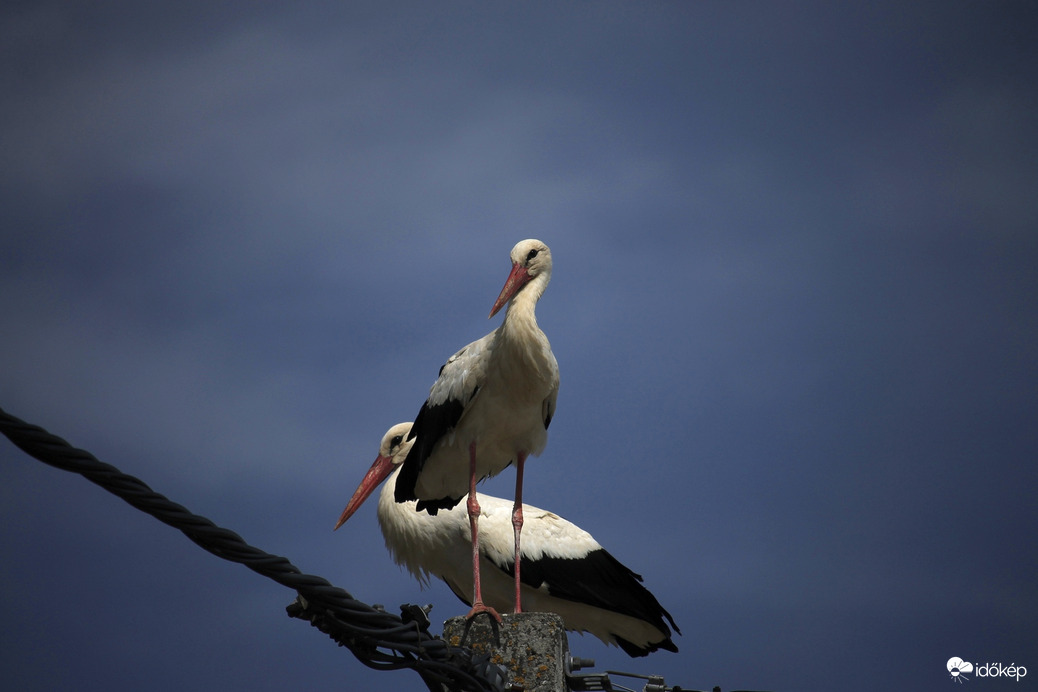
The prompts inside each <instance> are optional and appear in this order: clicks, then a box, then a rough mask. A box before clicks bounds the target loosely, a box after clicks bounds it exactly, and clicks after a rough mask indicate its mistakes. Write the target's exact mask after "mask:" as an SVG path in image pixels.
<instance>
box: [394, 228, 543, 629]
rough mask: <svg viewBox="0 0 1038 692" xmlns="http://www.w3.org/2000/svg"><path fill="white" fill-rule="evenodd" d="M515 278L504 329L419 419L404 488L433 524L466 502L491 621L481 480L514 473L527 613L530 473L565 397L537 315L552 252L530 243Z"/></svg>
mask: <svg viewBox="0 0 1038 692" xmlns="http://www.w3.org/2000/svg"><path fill="white" fill-rule="evenodd" d="M510 257H511V260H512V270H511V272H510V273H509V275H508V279H507V280H506V281H505V285H504V288H502V289H501V293H500V294H499V295H498V297H497V300H496V301H495V302H494V307H493V308H492V309H491V310H490V317H493V316H494V315H496V314H497V312H498V311H499V310H500V309H501V308H502V307H503V306H504V305H505V304H507V305H508V310H507V312H506V313H505V319H504V322H503V323H502V324H501V326H500V327H498V328H497V329H495V330H494V331H492V332H491V333H489V334H487V335H486V336H484V337H483V338H482V339H479V340H478V341H473V342H472V343H471V344H469V345H468V346H466V347H465V348H463V349H461V350H460V351H458V352H457V353H455V354H454V355H453V356H451V357H450V359H448V360H447V362H446V363H445V364H444V365H443V367H442V368H440V375H439V377H438V378H437V380H436V382H434V383H433V385H432V387H431V388H430V390H429V398H428V399H426V401H425V404H423V405H422V408H421V410H420V411H419V412H418V416H417V418H415V421H414V426H413V427H412V428H411V432H410V434H409V437H408V439H409V440H412V441H413V445H412V446H411V448H410V451H409V452H408V454H407V458H406V459H405V460H404V462H403V467H402V468H401V471H400V477H399V480H398V481H397V484H396V491H395V498H396V501H397V502H409V501H411V500H416V501H417V505H416V507H417V511H419V512H421V511H426V512H428V513H429V514H431V515H435V514H436V512H437V511H438V510H441V509H451V508H453V507H454V506H455V505H457V504H458V503H459V502H460V501H461V499H462V498H463V497H465V496H466V495H467V496H468V502H467V509H468V517H469V523H470V533H471V535H472V574H473V589H474V592H473V598H472V610H471V611H470V612H469V614H468V617H473V616H474V615H476V614H477V613H482V612H487V613H489V614H490V615H491V616H493V617H494V618H496V619H498V620H500V616H499V615H498V614H497V612H496V611H495V610H494V609H493V608H489V607H487V606H486V605H485V604H484V602H483V596H482V591H481V584H480V579H479V564H480V563H479V527H478V525H477V524H478V519H479V514H480V512H479V501H478V500H477V496H476V481H478V480H482V479H484V478H487V477H489V476H493V475H496V474H497V473H500V472H501V471H502V470H503V469H504V468H505V467H506V466H508V465H509V464H513V463H514V464H515V502H514V504H513V508H512V527H513V539H514V543H515V550H514V553H515V563H516V565H517V567H516V570H515V612H517V613H518V612H521V607H520V574H519V568H518V565H519V534H520V532H521V531H522V527H523V499H522V498H523V466H524V464H525V463H526V457H527V456H528V455H530V454H533V455H535V456H536V455H539V454H540V453H541V451H542V450H543V449H544V446H545V444H546V443H547V441H548V425H549V424H550V423H551V419H552V416H553V415H554V414H555V400H556V399H557V397H558V393H559V366H558V363H557V362H556V361H555V355H554V354H553V353H552V352H551V345H550V344H549V343H548V337H546V336H545V335H544V332H542V331H541V330H540V328H539V327H538V326H537V318H536V316H535V314H534V310H535V308H536V306H537V301H538V300H539V299H540V297H541V295H542V294H543V293H544V289H545V288H546V287H547V286H548V282H549V281H550V280H551V251H550V250H549V249H548V246H547V245H545V244H544V243H542V242H541V241H539V240H523V241H520V242H519V243H517V244H516V246H515V247H513V248H512V252H511V253H510Z"/></svg>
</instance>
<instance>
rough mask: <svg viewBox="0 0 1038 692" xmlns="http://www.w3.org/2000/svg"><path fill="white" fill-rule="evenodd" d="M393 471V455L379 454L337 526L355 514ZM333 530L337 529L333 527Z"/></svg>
mask: <svg viewBox="0 0 1038 692" xmlns="http://www.w3.org/2000/svg"><path fill="white" fill-rule="evenodd" d="M392 471H393V457H384V456H379V457H377V458H376V459H375V463H374V464H372V465H371V468H370V469H368V472H367V474H365V475H364V480H362V481H361V482H360V486H359V487H358V488H357V490H356V491H355V492H354V493H353V497H351V498H350V501H349V503H348V504H347V505H346V509H344V510H342V516H340V517H339V521H338V522H337V523H336V524H335V528H336V529H337V528H339V527H340V526H342V525H343V524H345V523H346V520H347V519H349V518H350V517H352V516H353V513H354V512H356V511H357V510H358V509H359V508H360V506H361V505H362V504H364V500H366V499H368V496H369V495H371V493H372V492H374V491H375V488H377V487H378V486H379V484H380V483H382V481H384V480H386V476H388V475H389V474H390V473H392ZM332 530H333V531H334V530H335V529H332Z"/></svg>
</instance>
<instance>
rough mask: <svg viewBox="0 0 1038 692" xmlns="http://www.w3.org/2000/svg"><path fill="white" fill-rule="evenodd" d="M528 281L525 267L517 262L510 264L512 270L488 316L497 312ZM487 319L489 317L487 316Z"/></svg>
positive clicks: (528, 276) (528, 277) (528, 275)
mask: <svg viewBox="0 0 1038 692" xmlns="http://www.w3.org/2000/svg"><path fill="white" fill-rule="evenodd" d="M529 281H530V274H529V272H527V271H526V267H524V266H522V265H521V264H519V263H518V262H517V263H515V264H513V265H512V271H511V273H509V274H508V279H507V280H506V281H505V287H504V288H502V289H501V294H500V295H499V296H498V297H497V300H496V301H495V302H494V307H493V308H491V310H490V317H493V316H494V315H496V314H497V311H498V310H500V309H501V308H502V307H504V305H505V303H507V302H508V301H510V300H511V299H512V296H514V295H515V294H516V293H517V292H518V291H519V289H520V288H522V287H523V286H525V285H526V284H527V283H529ZM487 319H489V318H487Z"/></svg>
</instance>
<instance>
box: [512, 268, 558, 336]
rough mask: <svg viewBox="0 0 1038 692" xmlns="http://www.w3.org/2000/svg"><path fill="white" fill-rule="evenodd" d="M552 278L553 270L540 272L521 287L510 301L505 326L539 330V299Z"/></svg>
mask: <svg viewBox="0 0 1038 692" xmlns="http://www.w3.org/2000/svg"><path fill="white" fill-rule="evenodd" d="M550 280H551V272H545V273H543V274H539V275H537V276H536V277H534V278H533V279H531V280H530V283H528V284H526V285H525V286H523V287H522V289H520V291H519V292H518V293H516V294H515V296H513V297H512V300H511V301H510V302H509V303H508V312H506V313H505V322H504V324H505V327H506V329H509V328H519V329H522V328H524V327H525V328H526V329H530V330H537V329H538V327H537V315H536V308H537V301H538V300H540V299H541V296H542V295H544V290H545V289H546V288H547V287H548V282H549V281H550Z"/></svg>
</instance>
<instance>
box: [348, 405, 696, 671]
mask: <svg viewBox="0 0 1038 692" xmlns="http://www.w3.org/2000/svg"><path fill="white" fill-rule="evenodd" d="M410 430H411V424H410V423H400V424H398V425H394V426H393V427H392V428H390V429H389V431H388V432H387V433H386V435H385V437H383V438H382V444H381V445H380V447H379V451H378V457H376V459H375V463H373V464H372V465H371V468H370V469H369V470H368V472H367V474H366V475H365V476H364V480H363V481H361V483H360V486H358V488H357V490H356V492H354V493H353V497H351V498H350V501H349V504H347V505H346V509H345V510H343V512H342V516H341V517H339V522H338V523H337V524H336V525H335V528H336V529H337V528H339V527H340V526H342V525H343V524H344V523H345V522H346V520H347V519H349V518H350V517H351V516H352V515H353V514H354V512H356V511H357V509H358V508H359V507H360V506H361V504H363V502H364V500H366V499H367V498H368V496H369V495H371V493H372V492H374V490H375V488H376V487H378V485H379V484H380V483H382V481H384V480H385V479H386V477H387V476H388V477H389V481H388V482H387V483H386V484H385V485H384V486H383V487H382V492H381V494H380V495H379V500H378V523H379V527H380V528H381V529H382V536H383V538H385V540H386V547H387V548H389V552H390V553H392V555H393V560H394V561H395V562H396V563H397V564H398V565H403V566H405V567H407V569H408V570H409V571H410V572H411V574H412V575H414V577H415V578H416V579H418V581H419V582H420V583H421V584H423V585H427V584H428V583H429V575H434V576H436V577H439V578H440V579H442V580H443V581H444V582H446V583H447V585H448V586H449V587H450V588H451V591H453V592H454V594H455V595H456V596H457V597H458V598H460V599H461V600H462V601H463V602H465V603H469V604H471V600H470V599H469V597H468V594H471V593H472V579H473V575H472V572H471V571H470V570H469V569H468V566H467V562H468V550H469V536H468V535H467V530H468V529H469V528H470V527H469V524H468V521H467V518H466V516H465V512H464V511H463V510H462V509H461V508H460V507H458V508H456V509H444V510H442V511H440V512H439V513H438V514H436V515H435V516H434V515H431V514H426V513H423V512H417V511H415V506H416V505H417V502H415V501H410V502H406V503H403V504H400V503H397V502H396V501H395V499H394V493H395V489H396V487H397V485H398V483H399V479H400V476H401V475H402V469H401V468H400V464H401V463H402V462H403V461H404V457H406V456H407V454H408V452H409V451H410V450H411V448H412V443H413V442H414V440H413V438H411V439H409V438H408V432H409V431H410ZM478 502H479V505H480V507H481V513H482V516H481V517H480V519H481V523H482V529H481V537H480V542H479V560H480V563H481V564H482V566H483V578H484V580H485V581H484V585H485V587H486V588H485V591H484V593H485V594H486V601H487V603H488V604H489V605H490V606H491V607H495V606H496V607H498V608H502V609H504V608H507V607H508V603H509V601H510V599H511V596H512V594H511V589H512V579H513V575H514V574H517V573H518V572H519V570H518V569H516V568H515V565H516V563H515V561H514V556H513V554H512V551H511V547H512V546H511V545H510V544H509V543H510V539H511V538H512V535H511V534H512V531H511V527H510V526H509V524H510V514H511V512H510V511H509V510H510V509H511V507H510V504H511V503H509V501H508V500H504V499H502V498H499V497H491V496H489V495H480V496H479V498H478ZM523 513H524V514H525V515H526V527H525V529H526V530H525V531H524V534H523V535H524V538H525V540H524V541H523V546H522V554H521V556H520V564H521V565H522V585H521V589H522V593H523V601H524V602H525V603H526V604H527V607H528V609H529V610H532V611H535V612H551V613H558V614H559V615H561V616H562V619H563V621H564V622H565V626H566V629H568V630H571V631H576V632H590V633H591V634H593V635H594V636H596V637H598V638H599V639H601V640H602V641H603V642H605V643H606V644H613V645H616V646H619V647H620V648H621V649H623V650H624V651H625V652H626V653H627V654H628V655H630V656H645V655H647V654H650V653H652V652H653V651H656V650H658V649H665V650H667V651H674V652H676V651H677V650H678V648H677V646H676V645H675V644H674V642H673V640H671V638H670V636H671V633H670V627H673V628H674V631H675V632H677V633H678V634H681V630H679V629H678V627H677V625H676V624H674V619H673V618H672V617H671V616H670V613H668V612H667V611H666V610H665V609H664V608H663V606H661V605H660V603H659V601H657V600H656V597H655V596H653V595H652V593H650V592H649V590H648V589H646V588H645V587H644V586H642V584H641V581H642V578H641V577H640V576H639V575H637V574H635V573H634V572H632V571H631V570H630V569H628V568H627V567H625V566H624V565H623V564H621V563H620V561H619V560H617V559H616V558H614V557H613V556H612V555H610V554H609V553H608V552H606V550H605V548H603V547H602V546H601V545H599V543H598V542H597V541H596V540H595V539H594V538H593V537H592V536H591V534H589V533H588V532H587V531H584V530H583V529H581V528H580V527H579V526H576V525H574V524H572V523H570V522H568V521H566V520H565V519H563V518H562V517H560V516H558V515H556V514H553V513H551V512H547V511H545V510H543V509H538V508H536V507H533V506H531V505H524V506H523ZM664 618H666V620H664ZM667 621H669V622H670V627H668V626H667Z"/></svg>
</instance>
